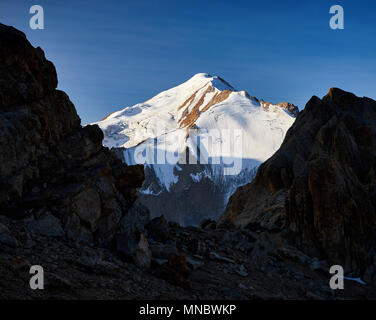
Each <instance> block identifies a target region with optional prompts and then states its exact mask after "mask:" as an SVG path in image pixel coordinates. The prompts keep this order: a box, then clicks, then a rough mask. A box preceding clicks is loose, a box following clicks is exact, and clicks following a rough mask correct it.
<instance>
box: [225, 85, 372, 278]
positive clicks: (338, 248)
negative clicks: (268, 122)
mask: <svg viewBox="0 0 376 320" xmlns="http://www.w3.org/2000/svg"><path fill="white" fill-rule="evenodd" d="M375 172H376V102H375V101H373V100H371V99H369V98H358V97H356V96H355V95H353V94H351V93H348V92H344V91H342V90H340V89H336V88H333V89H330V90H329V93H328V94H327V95H326V96H325V97H324V98H323V99H319V98H317V97H312V99H311V100H310V101H309V102H308V103H307V105H306V107H305V109H304V110H303V111H302V112H301V113H300V114H299V115H298V117H297V119H296V121H295V123H294V124H293V126H292V127H291V128H290V130H289V131H288V133H287V135H286V138H285V140H284V142H283V144H282V146H281V148H280V150H278V151H277V152H276V153H275V154H274V155H273V156H272V157H271V158H270V159H269V160H268V161H266V162H265V163H264V164H262V165H261V166H260V168H259V170H258V172H257V176H256V178H255V179H254V181H253V182H252V183H250V184H248V185H246V186H244V187H242V188H239V189H238V190H237V192H235V194H234V195H233V196H232V197H231V199H230V202H229V204H228V206H227V209H226V211H225V212H224V214H223V216H222V217H221V220H220V225H222V226H223V225H225V224H234V225H236V226H239V227H248V228H263V229H268V230H281V229H283V228H285V227H287V228H288V229H289V230H292V231H294V232H295V233H296V235H297V239H296V242H297V243H298V244H300V245H301V246H302V247H303V248H305V250H306V251H310V252H313V251H316V253H321V254H322V255H324V256H326V258H327V259H328V260H329V261H331V262H333V263H338V264H342V265H343V266H345V267H346V270H347V271H353V272H356V271H358V272H360V273H362V274H366V275H372V274H373V275H374V274H375V272H376V269H375V268H376V265H375V244H376V174H375Z"/></svg>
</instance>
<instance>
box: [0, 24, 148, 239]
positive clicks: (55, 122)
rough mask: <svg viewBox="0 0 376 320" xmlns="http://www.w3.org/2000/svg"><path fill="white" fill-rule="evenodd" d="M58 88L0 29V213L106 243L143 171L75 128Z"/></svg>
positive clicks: (40, 61)
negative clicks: (128, 165) (130, 165)
mask: <svg viewBox="0 0 376 320" xmlns="http://www.w3.org/2000/svg"><path fill="white" fill-rule="evenodd" d="M57 83H58V80H57V75H56V71H55V67H54V66H53V64H52V63H51V62H49V61H48V60H46V58H45V56H44V52H43V51H42V49H40V48H37V49H35V48H33V47H32V46H31V44H30V43H29V42H28V41H27V39H26V37H25V35H24V34H23V33H22V32H20V31H18V30H16V29H14V28H12V27H7V26H5V25H2V24H0V208H1V212H0V214H2V215H6V216H8V217H10V218H12V219H23V220H25V224H26V225H27V227H28V229H29V230H32V231H33V232H38V233H41V234H44V235H49V236H66V237H67V238H68V239H73V240H75V241H76V240H82V241H84V242H92V241H93V240H94V241H96V242H97V243H102V244H109V243H110V241H111V239H112V238H113V235H114V234H115V233H118V232H119V226H120V221H121V219H122V218H123V216H125V215H126V213H127V211H128V209H129V208H130V207H131V206H132V204H133V202H134V200H135V194H136V188H137V187H139V186H141V184H142V182H143V179H144V173H143V167H142V166H136V167H127V166H126V165H124V164H123V163H122V161H121V160H120V159H118V158H117V157H116V156H115V155H114V154H113V153H112V152H111V151H110V150H108V149H107V148H105V147H103V146H102V139H103V133H102V131H101V130H100V129H99V128H98V127H97V126H90V125H88V126H85V127H82V126H81V123H80V122H81V121H80V118H79V117H78V115H77V113H76V110H75V107H74V105H73V104H72V103H71V101H70V100H69V98H68V96H67V95H66V94H65V93H64V92H62V91H59V90H56V87H57ZM133 211H135V210H133ZM130 214H132V212H131V213H130ZM135 215H136V216H137V214H135ZM130 220H131V219H130Z"/></svg>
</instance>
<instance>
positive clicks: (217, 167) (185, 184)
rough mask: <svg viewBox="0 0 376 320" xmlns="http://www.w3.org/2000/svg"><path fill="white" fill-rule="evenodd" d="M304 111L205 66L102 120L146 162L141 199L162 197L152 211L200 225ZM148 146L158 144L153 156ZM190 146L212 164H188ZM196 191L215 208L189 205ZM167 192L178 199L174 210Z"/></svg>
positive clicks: (119, 144) (112, 143) (109, 138)
mask: <svg viewBox="0 0 376 320" xmlns="http://www.w3.org/2000/svg"><path fill="white" fill-rule="evenodd" d="M297 112H298V110H297V108H296V107H295V106H294V105H292V104H289V103H281V104H280V105H274V104H272V103H270V102H264V101H263V100H260V101H259V100H258V99H257V98H255V97H252V96H250V95H249V94H248V93H247V92H246V91H237V90H236V89H235V88H233V87H232V86H231V85H230V84H229V83H228V82H226V81H225V80H223V79H222V78H221V77H218V76H211V75H209V74H207V73H198V74H196V75H194V76H193V77H192V78H190V79H189V80H187V81H186V82H184V83H182V84H180V85H178V86H176V87H174V88H171V89H169V90H166V91H163V92H161V93H159V94H157V95H156V96H154V97H153V98H151V99H149V100H147V101H145V102H143V103H139V104H136V105H134V106H131V107H126V108H124V109H122V110H120V111H118V112H114V113H112V114H110V115H108V116H107V117H105V118H104V119H103V120H101V121H99V122H97V124H98V125H99V127H100V128H101V129H102V130H103V132H104V136H105V138H104V145H106V146H107V147H110V148H116V149H117V152H119V153H121V155H122V157H123V159H124V161H125V162H126V163H128V164H136V163H143V164H144V165H145V171H146V180H145V183H144V186H143V189H142V190H141V191H140V195H141V196H140V198H141V200H142V199H143V200H145V202H148V199H149V200H150V197H154V198H153V205H152V207H153V208H151V211H152V215H160V214H162V213H161V212H160V211H161V210H162V208H163V210H164V211H165V212H163V214H165V215H166V216H167V217H168V218H170V219H172V220H175V221H178V222H180V223H182V224H197V223H198V222H199V221H200V220H201V219H202V218H204V217H211V218H216V217H217V216H218V215H219V214H220V213H221V210H222V209H223V208H224V206H225V205H226V203H227V200H228V198H229V196H230V195H231V194H232V192H233V191H235V190H236V188H237V187H239V186H240V185H242V184H245V183H247V182H250V181H251V180H252V178H253V175H254V173H255V171H256V169H257V167H258V165H259V164H260V163H261V162H263V161H265V160H266V159H268V158H269V157H270V156H271V155H272V154H273V153H274V152H275V151H276V150H277V149H278V148H279V146H280V145H281V143H282V141H283V138H284V136H285V134H286V132H287V130H288V128H289V127H290V126H291V125H292V123H293V122H294V120H295V115H296V114H297ZM213 132H214V136H213ZM227 133H228V134H227ZM209 142H210V143H209ZM145 150H147V151H146V153H148V152H149V151H150V152H149V155H148V156H146V157H145V156H144V155H145ZM186 150H189V152H188V153H189V154H190V155H193V158H195V159H196V160H201V159H200V155H204V156H205V157H204V158H205V163H201V162H200V161H199V163H197V162H196V164H186V163H183V164H182V163H180V160H181V159H182V158H184V159H185V158H186V156H184V154H185V152H186ZM156 154H157V155H156ZM182 154H183V156H181V157H179V155H182ZM176 155H178V156H176ZM140 159H141V160H140ZM161 159H162V161H161ZM166 159H168V161H167V160H166ZM171 159H172V160H171ZM229 163H230V164H231V163H232V164H233V166H235V165H237V166H238V170H234V171H233V173H231V174H232V176H231V175H230V176H229V175H227V173H228V164H229ZM226 172H227V173H226ZM197 188H198V189H197ZM197 190H201V191H197ZM190 192H194V193H195V192H199V193H200V196H201V195H202V196H203V197H205V199H206V200H205V201H206V203H208V199H209V198H210V197H211V198H212V200H213V201H212V208H211V209H210V210H209V211H207V212H206V213H205V212H203V209H202V208H200V206H199V205H197V206H193V207H192V204H189V205H187V206H186V207H181V203H180V202H183V203H186V202H185V201H184V200H182V199H180V200H179V201H180V202H179V203H178V202H177V199H178V198H179V197H183V198H185V197H186V196H187V194H189V193H190ZM208 193H210V194H208ZM157 195H158V196H157ZM164 195H166V197H167V195H168V197H167V198H166V199H164ZM183 195H184V196H183ZM200 196H198V195H196V196H195V199H196V200H197V201H199V199H200ZM157 198H158V199H157ZM167 199H168V200H169V201H170V202H171V201H172V204H171V208H170V209H169V210H167V212H166V200H167ZM174 199H175V200H174ZM158 201H161V207H159V206H158ZM176 212H179V214H178V216H174V215H176V214H177V213H176Z"/></svg>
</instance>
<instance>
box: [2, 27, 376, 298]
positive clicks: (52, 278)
mask: <svg viewBox="0 0 376 320" xmlns="http://www.w3.org/2000/svg"><path fill="white" fill-rule="evenodd" d="M56 87H57V76H56V72H55V68H54V66H53V65H52V63H51V62H49V61H47V60H46V58H45V56H44V53H43V51H42V50H41V49H40V48H37V49H35V48H33V47H32V46H31V45H30V43H29V42H28V41H27V39H26V37H25V35H24V34H23V33H22V32H20V31H17V30H16V29H14V28H11V27H7V26H4V25H1V24H0V139H1V143H0V151H1V152H0V208H1V210H0V274H1V276H0V298H1V299H40V298H41V299H183V298H185V299H343V298H376V296H375V292H376V290H375V288H374V286H373V285H372V282H371V281H370V282H367V284H366V285H361V284H359V283H356V282H353V281H347V280H346V281H345V290H336V291H333V290H331V289H330V287H329V277H330V275H329V273H328V267H329V265H328V261H327V260H326V258H325V256H322V255H318V254H316V252H307V251H304V250H301V249H299V248H297V247H296V246H294V245H292V244H293V243H294V242H292V241H291V239H290V234H289V233H288V232H287V233H286V232H284V231H282V232H280V231H279V227H280V226H281V225H282V224H281V223H282V222H283V221H284V220H286V218H283V217H284V215H283V214H282V213H281V223H280V222H279V221H280V220H279V218H278V215H277V216H275V217H274V216H273V215H266V217H271V218H270V219H269V220H270V221H272V220H273V219H274V220H273V221H275V225H276V226H277V228H274V227H272V228H268V227H266V225H270V224H269V223H266V224H265V225H264V227H263V228H259V227H255V228H248V229H247V228H244V229H239V228H233V227H231V226H230V228H228V227H226V228H225V227H221V226H217V224H216V223H215V222H214V221H210V220H206V221H203V222H202V223H201V224H200V227H199V228H182V227H180V226H178V225H177V224H176V223H171V222H170V223H169V222H167V221H166V220H165V219H164V217H157V218H155V219H153V220H149V218H148V211H147V210H146V209H145V208H144V207H142V206H140V205H139V204H137V201H135V200H136V199H135V190H136V188H137V187H139V186H141V184H142V181H143V179H144V177H143V168H142V167H138V166H136V167H127V166H126V165H124V164H123V163H122V162H121V161H120V160H119V159H118V158H117V157H116V156H115V155H114V154H113V153H111V151H110V150H108V149H107V148H104V147H103V146H102V139H103V135H102V132H101V130H100V129H99V128H98V127H97V126H86V127H81V125H80V119H79V117H78V115H77V113H76V110H75V108H74V106H73V104H72V103H71V102H70V100H69V98H68V96H67V95H66V94H65V93H64V92H61V91H59V90H56ZM354 99H355V100H356V98H354ZM316 100H317V99H316ZM316 100H314V101H316ZM368 101H369V100H367V103H368ZM370 103H371V102H370ZM360 107H361V106H360ZM333 108H335V106H334V105H333ZM313 109H314V110H317V112H319V111H320V110H321V109H319V108H317V109H316V108H313ZM324 110H325V112H332V111H330V110H326V108H322V110H321V111H324ZM362 110H363V109H362ZM329 114H330V113H329ZM372 116H373V114H372V113H371V112H369V113H368V117H367V118H369V119H372ZM299 117H301V116H300V115H299ZM302 117H303V118H305V117H307V116H306V115H305V113H303V116H302ZM317 117H318V119H319V115H317ZM315 121H316V120H315V119H314V123H316V124H315V126H318V125H319V124H317V122H315ZM354 121H355V120H354ZM298 123H300V122H298ZM330 123H332V122H330ZM350 127H351V128H352V129H354V130H355V128H356V126H355V125H354V123H352V125H351V126H350ZM294 128H295V126H294ZM303 129H304V128H303ZM296 130H297V129H294V130H291V131H290V133H289V137H288V139H292V137H293V136H294V135H296ZM299 130H301V129H300V128H299ZM303 132H304V131H303ZM362 132H363V133H362ZM362 132H361V131H359V137H360V138H359V139H362V137H363V139H366V140H361V141H369V140H368V138H367V137H369V134H371V135H372V132H373V131H372V129H371V131H367V129H364V130H363V131H362ZM370 132H371V133H370ZM324 133H325V132H324ZM327 133H328V134H331V131H327ZM303 137H306V138H305V139H307V141H308V142H309V141H310V140H309V137H310V136H309V135H308V134H306V133H303ZM325 137H326V138H325ZM323 139H324V140H323V141H331V140H332V139H331V138H330V136H325V135H323ZM340 141H345V140H340ZM350 142H351V141H350ZM371 143H373V142H372V141H371V142H370V143H367V145H366V146H364V145H362V146H364V148H371V146H372V145H371ZM373 146H374V145H373ZM297 148H300V147H299V146H297ZM371 156H372V153H371V154H370V157H371ZM364 157H365V158H364V159H363V160H364V161H365V160H369V158H367V157H366V155H364ZM349 159H350V158H349ZM262 168H265V166H263V167H262ZM328 168H329V167H328ZM361 168H362V169H363V170H364V176H362V177H363V179H368V178H367V176H366V175H365V174H366V170H367V168H368V167H367V166H361ZM343 169H344V168H343ZM263 170H265V169H261V171H259V175H258V178H257V181H260V179H261V178H260V177H261V176H262V174H261V173H260V172H263ZM272 171H273V170H272ZM273 172H277V171H273ZM318 172H320V171H318ZM277 176H278V174H277ZM283 177H284V175H283ZM273 181H274V180H273ZM275 181H279V180H278V179H277V180H275ZM362 181H364V180H362ZM268 185H269V186H274V187H273V188H274V189H271V190H277V189H276V188H279V187H280V186H282V184H277V182H275V183H274V184H273V183H270V184H268ZM265 188H266V187H265ZM262 190H263V191H262V192H260V194H261V195H262V196H263V198H260V199H261V200H262V199H266V197H267V194H268V193H267V192H266V191H267V190H268V189H265V190H266V191H265V190H264V189H262ZM302 190H305V189H302ZM362 190H363V189H360V191H359V192H363V191H362ZM329 191H330V190H329ZM354 192H355V191H354ZM275 195H276V198H277V199H279V198H278V192H277V193H275ZM235 199H236V197H234V198H233V202H232V203H233V204H234V203H235V202H234V201H235ZM296 199H297V198H296ZM355 199H358V198H355ZM261 200H260V201H261ZM271 201H272V200H271ZM273 201H274V200H273ZM296 201H297V200H296ZM364 201H367V199H366V198H365V199H364ZM368 201H372V199H371V198H369V200H368ZM291 203H293V202H291ZM294 203H295V202H294ZM241 206H243V207H244V208H245V207H246V204H244V205H243V204H242V203H240V204H239V207H238V208H241ZM290 207H291V206H290ZM290 207H289V208H290ZM362 208H363V212H362V214H366V213H367V212H368V211H366V210H365V209H364V207H362ZM272 211H273V210H272ZM239 212H240V211H239ZM236 216H237V213H236V211H233V212H232V215H231V219H230V220H231V221H233V222H234V223H235V224H236V220H237V219H236ZM298 217H299V215H298V214H295V215H292V214H290V215H289V216H288V221H290V225H291V226H293V225H294V223H293V222H294V221H299V220H298ZM246 219H248V218H246ZM226 220H228V219H226ZM251 220H252V219H251ZM357 221H358V220H356V219H355V226H357V224H356V223H357ZM361 221H363V220H361ZM245 224H246V225H247V226H249V227H250V226H251V225H250V224H249V223H248V222H247V223H245ZM295 224H296V226H297V227H296V230H303V231H304V230H305V229H304V228H305V224H299V223H295ZM239 225H241V224H239ZM308 225H309V224H308ZM348 226H349V225H348V224H346V227H348ZM299 228H300V229H299ZM306 230H311V229H306ZM339 230H341V229H339ZM361 230H363V231H364V234H363V235H362V238H361V239H360V240H361V241H358V240H359V239H357V238H354V239H355V242H353V245H354V246H356V245H357V244H358V245H359V246H360V247H363V245H364V243H366V242H363V237H364V241H366V239H368V235H369V234H368V230H371V229H369V228H368V227H366V225H363V228H362V229H361ZM276 231H277V232H276ZM325 231H326V229H323V232H325ZM303 234H304V232H303ZM346 234H347V233H346ZM321 236H324V234H323V235H321ZM327 236H330V235H327ZM357 241H358V242H357ZM303 249H304V248H303ZM32 265H40V266H42V267H43V268H44V276H45V289H44V290H31V288H30V286H29V280H30V277H31V275H30V273H29V271H30V267H31V266H32ZM370 280H372V279H370Z"/></svg>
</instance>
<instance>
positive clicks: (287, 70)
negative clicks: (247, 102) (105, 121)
mask: <svg viewBox="0 0 376 320" xmlns="http://www.w3.org/2000/svg"><path fill="white" fill-rule="evenodd" d="M34 4H39V5H42V6H43V7H44V10H45V29H44V30H31V29H30V28H29V19H30V17H31V15H30V14H29V9H30V7H31V6H32V5H34ZM334 4H340V5H342V6H343V8H344V12H345V29H344V30H332V29H330V28H329V19H330V17H331V15H330V14H329V8H330V6H332V5H334ZM375 21H376V1H365V0H363V1H361V0H359V1H339V2H336V1H334V0H333V1H326V0H319V1H301V0H299V1H293V0H283V1H281V0H274V1H271V0H269V1H260V0H258V1H251V0H248V1H235V0H231V1H229V0H228V1H210V0H208V1H202V0H200V1H197V0H190V1H180V0H175V1H169V0H164V1H147V0H142V1H128V0H106V1H94V0H75V1H70V0H65V1H61V0H33V1H29V0H24V1H23V0H1V2H0V22H2V23H4V24H7V25H12V26H14V27H16V28H18V29H20V30H22V31H23V32H25V33H26V35H27V37H28V39H29V40H30V41H31V43H32V44H33V45H34V46H40V47H42V48H43V49H44V51H45V52H46V56H47V58H48V59H50V60H51V61H53V62H54V64H55V66H56V68H57V71H58V76H59V88H60V89H61V90H64V91H66V92H67V93H68V95H69V96H70V98H71V100H72V101H73V102H74V103H75V105H76V108H77V110H78V113H79V115H80V117H81V119H82V121H83V123H88V122H93V121H97V120H99V119H101V118H102V117H103V116H105V115H106V114H108V113H110V112H113V111H115V110H119V109H121V108H122V107H125V106H129V105H133V104H135V103H138V102H142V101H145V100H147V99H149V98H150V97H152V96H153V95H155V94H157V93H158V92H160V91H162V90H165V89H168V88H170V87H173V86H175V85H178V84H180V83H181V82H183V81H185V80H187V79H188V78H190V77H191V76H192V75H194V74H195V73H198V72H207V73H210V74H212V75H220V76H221V77H223V78H224V79H225V80H227V81H228V82H230V83H231V84H232V85H233V86H234V87H235V88H237V89H239V90H247V91H248V92H249V93H250V94H251V95H254V96H256V97H258V98H263V99H264V100H269V101H273V102H280V101H290V102H292V103H295V104H297V105H299V106H300V107H303V106H304V105H305V103H306V102H307V101H308V99H309V98H310V97H311V96H312V95H318V96H320V97H321V96H323V95H325V94H326V92H327V90H328V89H329V88H330V87H333V86H336V87H340V88H343V89H345V90H348V91H352V92H354V93H355V94H357V95H359V96H369V97H371V98H374V99H376V23H375Z"/></svg>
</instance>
